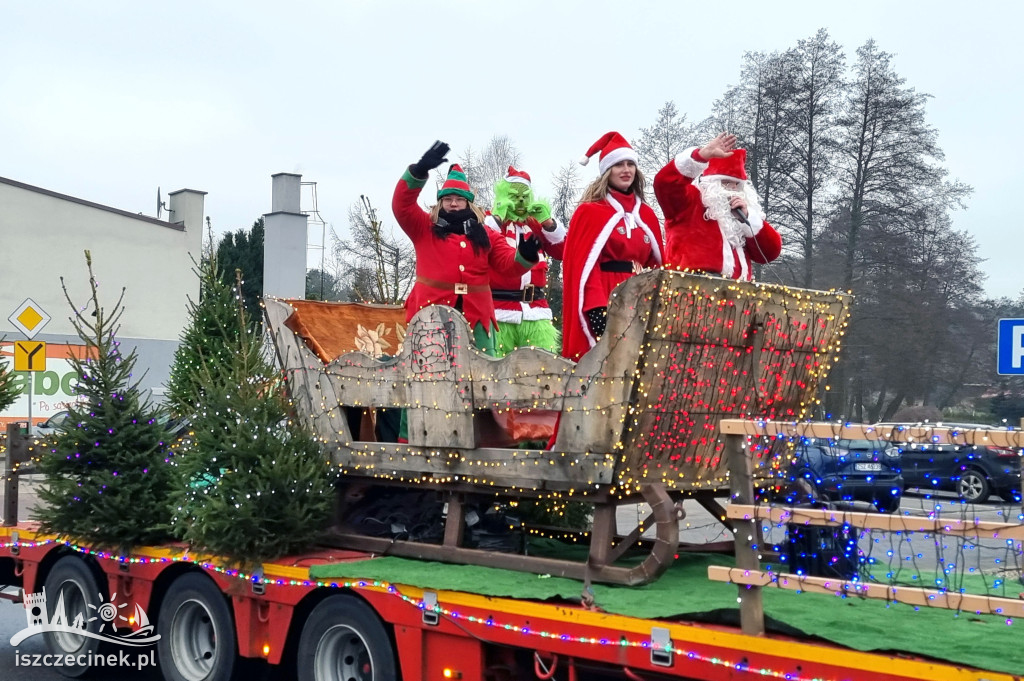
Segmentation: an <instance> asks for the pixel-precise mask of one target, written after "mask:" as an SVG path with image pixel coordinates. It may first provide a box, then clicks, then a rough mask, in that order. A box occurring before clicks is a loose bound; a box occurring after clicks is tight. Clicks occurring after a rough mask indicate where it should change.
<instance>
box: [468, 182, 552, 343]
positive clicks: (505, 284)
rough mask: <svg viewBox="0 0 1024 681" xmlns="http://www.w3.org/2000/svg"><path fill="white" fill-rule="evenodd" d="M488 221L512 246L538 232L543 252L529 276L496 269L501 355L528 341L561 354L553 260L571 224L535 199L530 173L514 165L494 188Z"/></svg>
mask: <svg viewBox="0 0 1024 681" xmlns="http://www.w3.org/2000/svg"><path fill="white" fill-rule="evenodd" d="M484 224H485V225H486V226H487V227H488V228H489V229H490V230H492V231H493V232H495V233H497V234H500V235H502V236H503V237H505V241H506V242H508V244H509V246H512V247H516V246H518V244H519V242H520V241H522V240H523V239H526V238H527V237H529V236H530V235H531V234H532V235H533V236H534V237H535V238H536V239H538V240H539V242H540V245H541V251H542V252H541V254H540V262H539V263H538V264H537V266H536V267H534V268H533V269H531V270H530V271H529V272H527V273H525V274H521V275H520V274H515V273H505V272H492V273H491V296H492V298H493V300H494V312H495V317H496V318H497V320H498V324H499V326H498V330H497V333H496V334H495V337H494V345H495V353H496V354H497V356H498V357H504V356H505V355H507V354H508V353H509V352H511V351H512V350H514V349H515V348H517V347H521V346H526V345H532V346H535V347H539V348H544V349H545V350H550V351H551V352H557V351H558V332H557V331H556V329H555V326H554V324H553V323H552V321H551V319H552V317H551V308H550V307H548V300H547V281H548V280H547V277H548V258H555V259H556V260H561V259H562V252H563V250H564V249H565V226H564V225H562V224H561V223H559V222H558V220H557V219H554V218H553V217H552V216H551V207H550V206H549V205H548V204H547V202H545V201H539V200H535V199H534V196H533V186H532V184H531V181H530V176H529V174H527V173H526V172H524V171H520V170H516V169H515V168H514V167H512V166H509V167H508V174H507V175H506V177H505V179H503V180H499V181H498V183H497V184H496V185H495V187H494V210H493V211H492V213H491V214H490V215H488V216H487V219H486V220H484ZM545 226H546V227H547V228H548V229H545ZM549 230H550V231H549Z"/></svg>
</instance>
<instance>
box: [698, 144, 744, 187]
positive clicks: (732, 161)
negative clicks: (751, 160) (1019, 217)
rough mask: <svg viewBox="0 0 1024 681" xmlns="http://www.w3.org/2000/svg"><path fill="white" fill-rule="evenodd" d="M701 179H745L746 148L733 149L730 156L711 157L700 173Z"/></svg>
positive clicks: (741, 180)
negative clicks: (701, 173)
mask: <svg viewBox="0 0 1024 681" xmlns="http://www.w3.org/2000/svg"><path fill="white" fill-rule="evenodd" d="M701 179H702V180H707V181H709V182H710V181H713V180H739V181H740V182H746V181H747V150H746V149H733V151H732V156H726V157H725V158H713V159H711V160H710V161H708V167H707V168H706V169H705V170H704V174H703V175H701Z"/></svg>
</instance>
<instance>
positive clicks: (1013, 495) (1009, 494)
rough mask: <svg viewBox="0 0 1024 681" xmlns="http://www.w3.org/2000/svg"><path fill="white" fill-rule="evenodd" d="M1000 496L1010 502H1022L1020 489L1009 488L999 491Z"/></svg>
mask: <svg viewBox="0 0 1024 681" xmlns="http://www.w3.org/2000/svg"><path fill="white" fill-rule="evenodd" d="M999 498H1000V499H1002V500H1003V501H1005V502H1006V503H1008V504H1019V503H1020V490H1008V491H1003V492H1000V493H999Z"/></svg>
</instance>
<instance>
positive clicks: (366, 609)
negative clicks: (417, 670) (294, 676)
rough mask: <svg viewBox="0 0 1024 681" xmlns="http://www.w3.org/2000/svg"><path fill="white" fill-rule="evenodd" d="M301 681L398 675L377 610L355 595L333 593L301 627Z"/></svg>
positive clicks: (384, 679) (382, 680)
mask: <svg viewBox="0 0 1024 681" xmlns="http://www.w3.org/2000/svg"><path fill="white" fill-rule="evenodd" d="M298 660H299V669H298V676H299V681H389V680H390V679H395V678H397V673H396V671H395V654H394V650H393V649H392V646H391V639H390V638H389V637H388V633H387V630H386V629H385V628H384V625H383V624H382V623H381V621H380V618H379V617H377V613H375V612H374V611H373V609H372V608H370V606H368V605H366V603H364V602H363V601H361V600H359V599H358V598H356V597H355V596H346V595H339V596H331V597H330V598H328V599H326V600H325V601H323V602H322V603H320V605H318V606H316V608H314V609H313V612H312V613H310V615H309V619H307V620H306V624H305V625H304V626H303V627H302V636H301V638H300V639H299V651H298Z"/></svg>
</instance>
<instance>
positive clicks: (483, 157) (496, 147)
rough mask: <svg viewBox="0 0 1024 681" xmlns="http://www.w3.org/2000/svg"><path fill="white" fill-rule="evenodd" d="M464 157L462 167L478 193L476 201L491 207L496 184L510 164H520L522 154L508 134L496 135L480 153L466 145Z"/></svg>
mask: <svg viewBox="0 0 1024 681" xmlns="http://www.w3.org/2000/svg"><path fill="white" fill-rule="evenodd" d="M462 159H463V161H462V169H463V170H465V171H466V177H467V178H468V179H469V184H470V186H471V187H472V188H473V192H474V193H475V194H476V199H475V200H474V203H476V204H477V205H478V206H480V207H482V208H485V209H490V208H491V203H492V202H493V201H494V185H495V184H497V182H498V180H501V179H503V178H504V177H505V175H506V174H507V172H508V167H509V166H518V165H519V164H520V159H521V155H520V153H519V150H518V149H517V148H516V145H515V143H513V142H512V140H511V139H510V138H509V137H508V135H495V136H494V137H492V138H491V141H490V142H488V143H487V146H485V147H484V150H483V152H481V153H479V154H474V153H473V148H472V147H466V151H465V152H463V153H462Z"/></svg>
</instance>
